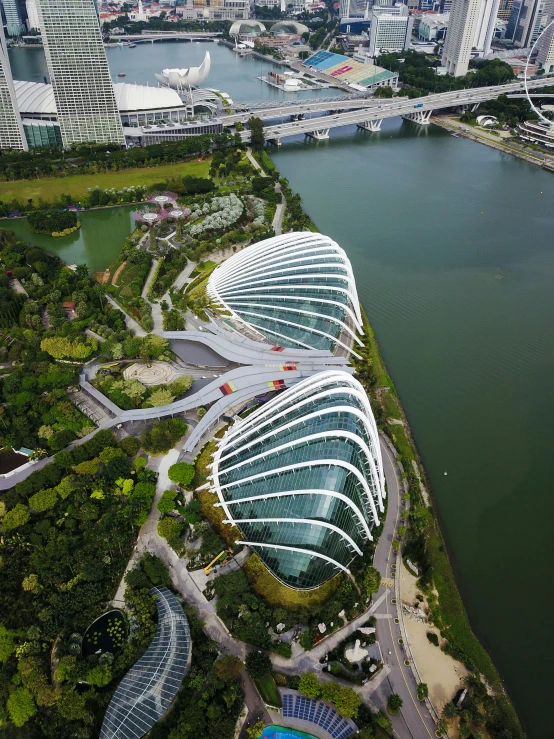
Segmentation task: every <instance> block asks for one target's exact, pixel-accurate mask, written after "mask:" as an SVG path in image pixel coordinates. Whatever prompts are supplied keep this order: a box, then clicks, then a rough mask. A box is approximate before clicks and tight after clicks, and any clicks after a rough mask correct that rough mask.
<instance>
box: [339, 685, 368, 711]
mask: <svg viewBox="0 0 554 739" xmlns="http://www.w3.org/2000/svg"><path fill="white" fill-rule="evenodd" d="M334 703H335V707H336V709H337V711H338V712H339V713H340V714H342V715H343V716H346V717H347V718H353V717H354V716H357V714H358V710H359V708H360V705H361V703H362V701H361V698H360V696H359V695H358V694H357V693H356V691H355V690H353V689H352V688H348V687H343V688H341V689H340V692H339V693H338V695H337V697H336V698H335V701H334Z"/></svg>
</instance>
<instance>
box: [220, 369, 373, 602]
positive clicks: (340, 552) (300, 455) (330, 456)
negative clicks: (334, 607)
mask: <svg viewBox="0 0 554 739" xmlns="http://www.w3.org/2000/svg"><path fill="white" fill-rule="evenodd" d="M209 480H210V482H209V484H210V486H211V488H212V490H213V491H214V492H215V493H216V494H217V496H218V498H219V503H217V504H216V505H218V506H220V507H222V508H223V510H224V512H225V518H226V522H227V523H232V524H235V525H236V526H238V528H239V530H240V531H241V533H242V536H243V540H242V543H243V544H247V545H248V546H251V547H253V549H254V550H255V551H256V553H257V554H258V555H259V556H260V558H261V559H262V560H263V561H264V562H265V564H266V565H267V567H268V568H269V569H270V570H271V572H272V573H273V574H274V575H275V576H276V577H277V578H279V579H280V580H282V581H283V582H284V583H285V584H287V585H290V586H291V587H295V588H299V589H308V588H313V587H316V586H318V585H320V584H321V583H323V582H325V580H328V579H329V578H331V577H333V575H335V574H336V573H337V572H339V571H341V570H342V571H346V572H348V565H349V563H350V562H351V561H352V559H353V558H354V557H355V556H356V555H360V554H362V552H363V548H364V546H365V545H366V543H367V542H368V541H369V540H370V539H371V538H372V536H371V529H372V528H373V526H375V525H378V524H379V514H380V513H382V512H383V510H384V506H383V499H384V497H385V485H384V476H383V466H382V460H381V450H380V446H379V436H378V432H377V426H376V424H375V420H374V418H373V413H372V411H371V407H370V405H369V400H368V398H367V395H366V394H365V392H364V389H363V388H362V386H361V385H360V383H359V382H358V381H357V380H356V379H355V378H353V377H352V376H351V375H350V374H349V373H347V372H344V371H342V370H328V371H325V372H319V373H317V374H315V375H313V376H311V377H308V378H307V379H305V380H302V381H301V382H300V383H298V384H297V385H295V386H294V387H293V388H291V389H290V390H287V391H286V392H284V393H281V394H280V395H278V396H277V397H276V398H274V399H273V400H271V401H270V402H269V403H267V404H265V405H264V406H262V407H260V408H259V409H258V410H256V411H255V412H254V413H252V414H250V415H249V416H248V417H247V418H246V419H245V420H244V421H239V422H237V423H236V424H235V425H234V426H233V427H231V428H230V429H229V430H228V431H227V433H226V434H225V436H224V437H223V438H222V439H221V441H220V442H219V444H218V447H217V450H216V452H215V454H214V462H213V467H212V476H211V477H210V478H209Z"/></svg>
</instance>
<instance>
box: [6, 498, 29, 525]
mask: <svg viewBox="0 0 554 739" xmlns="http://www.w3.org/2000/svg"><path fill="white" fill-rule="evenodd" d="M30 515H31V514H30V512H29V509H28V508H27V506H25V505H23V503H18V504H17V505H16V506H14V507H13V508H12V509H11V511H8V512H7V513H6V515H5V516H4V518H3V519H2V528H3V530H4V531H12V530H13V529H16V528H18V526H23V525H24V524H26V523H27V521H28V520H29V517H30Z"/></svg>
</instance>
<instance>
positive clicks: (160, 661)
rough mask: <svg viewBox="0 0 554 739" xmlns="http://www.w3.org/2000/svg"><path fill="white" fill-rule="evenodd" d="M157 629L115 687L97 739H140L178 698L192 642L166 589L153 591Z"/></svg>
mask: <svg viewBox="0 0 554 739" xmlns="http://www.w3.org/2000/svg"><path fill="white" fill-rule="evenodd" d="M150 592H151V593H152V594H153V595H155V596H156V597H157V601H156V606H157V608H158V627H157V629H156V635H155V637H154V639H153V641H152V643H151V644H150V646H149V647H148V650H147V651H146V653H145V654H144V655H143V656H142V657H141V658H140V659H139V661H138V662H137V663H136V664H135V665H134V666H133V667H132V668H131V669H130V670H129V672H128V673H127V674H126V675H125V677H124V678H123V680H122V681H121V682H120V684H119V685H118V688H117V690H116V691H115V693H114V695H113V697H112V699H111V701H110V703H109V705H108V710H107V711H106V715H105V716H104V721H103V723H102V729H101V731H100V739H139V737H142V736H144V735H145V734H146V733H148V732H149V731H150V729H151V728H152V727H153V726H154V724H155V723H156V721H158V720H159V719H160V718H161V717H162V716H163V714H164V713H165V712H166V711H167V709H168V708H169V707H170V705H171V704H172V702H173V699H174V698H175V696H176V695H177V691H178V690H179V688H180V686H181V682H182V680H183V677H184V676H185V673H186V671H187V668H188V665H189V661H190V651H191V639H190V629H189V623H188V620H187V617H186V616H185V614H184V613H183V609H182V607H181V604H180V603H179V601H178V600H177V598H176V597H175V596H174V595H173V593H171V592H170V591H169V590H167V588H153V589H152V590H151V591H150Z"/></svg>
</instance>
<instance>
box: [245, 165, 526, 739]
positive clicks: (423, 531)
mask: <svg viewBox="0 0 554 739" xmlns="http://www.w3.org/2000/svg"><path fill="white" fill-rule="evenodd" d="M266 159H267V156H266V155H265V153H264V154H263V155H262V156H261V157H258V161H260V163H261V164H262V166H264V165H265V167H266V168H267V164H266V162H265V160H266ZM271 167H275V165H274V163H273V162H271ZM275 169H276V167H275ZM281 182H283V180H281ZM287 186H288V183H287ZM312 222H313V221H312ZM362 314H363V320H364V337H363V340H364V344H365V347H366V349H365V351H364V353H363V359H362V360H361V361H354V362H353V364H354V366H355V368H356V372H357V376H358V378H359V379H360V381H361V382H362V384H363V385H364V387H365V389H366V391H367V393H368V395H369V397H370V399H371V403H372V407H373V409H374V413H375V415H376V418H377V421H378V425H379V426H380V428H381V429H382V430H383V432H384V433H386V434H387V436H388V437H389V438H390V439H391V441H392V443H393V444H394V446H395V448H396V450H397V452H398V455H399V460H400V462H401V463H402V466H403V468H404V470H405V472H406V478H407V482H408V484H409V495H410V509H411V512H410V518H409V519H408V532H407V534H406V535H405V539H404V541H403V542H399V546H400V547H401V548H402V549H403V550H406V549H408V547H409V546H410V545H411V546H412V548H414V549H419V552H420V557H421V559H422V560H423V561H421V562H417V563H418V564H419V565H420V566H421V569H422V570H423V569H424V568H426V569H427V578H426V580H427V581H426V582H425V578H424V577H422V578H421V580H420V582H419V586H420V588H421V590H422V591H423V592H424V593H425V595H426V597H427V600H428V602H429V605H430V613H429V619H430V621H432V622H433V624H434V625H435V626H436V627H437V628H438V629H439V631H440V633H441V634H442V636H443V638H444V639H446V640H447V642H448V646H447V648H446V649H444V651H445V652H446V653H447V654H450V656H452V657H454V658H455V659H457V660H459V661H460V662H462V663H464V664H465V666H466V668H467V669H468V671H469V672H476V673H477V674H478V675H481V677H482V679H483V680H484V682H485V684H486V686H487V687H488V689H489V691H490V692H492V693H493V694H494V697H495V701H494V709H493V710H490V711H489V712H488V715H487V719H488V720H490V721H491V722H494V724H495V725H496V726H497V727H500V726H501V727H502V728H505V729H508V730H509V731H510V732H511V734H512V735H513V737H514V738H515V737H523V736H524V733H523V729H522V727H521V723H520V721H519V717H518V715H517V712H516V710H515V707H514V705H513V704H512V702H511V700H510V698H509V697H508V694H507V691H506V689H505V687H504V684H503V682H502V679H501V677H500V675H499V673H498V671H497V669H496V667H495V665H494V663H493V662H492V659H491V657H490V655H489V654H488V652H487V651H486V649H485V648H484V646H483V645H482V644H481V642H480V641H479V639H478V638H477V637H476V635H475V634H474V632H473V630H472V628H471V624H470V622H469V617H468V614H467V611H466V609H465V606H464V603H463V601H462V598H461V595H460V592H459V590H458V586H457V583H456V580H455V577H454V571H453V568H452V565H451V562H450V557H449V554H448V550H447V546H446V543H445V541H444V538H443V536H442V532H441V530H440V527H439V522H438V519H437V516H436V513H435V511H434V506H433V503H432V502H431V504H430V505H429V501H430V498H429V495H430V492H429V491H430V485H429V482H428V479H427V476H426V473H425V469H424V467H423V464H422V461H421V458H420V455H419V453H418V450H417V447H416V444H415V441H414V439H413V437H412V434H411V431H410V426H409V423H408V418H407V416H406V413H405V411H404V408H403V406H402V403H401V401H400V398H399V396H398V393H397V391H396V388H395V386H394V383H393V381H392V379H391V377H390V375H389V373H388V370H387V367H386V365H385V361H384V359H383V356H382V354H381V351H380V349H379V345H378V343H377V340H376V338H375V335H374V332H373V329H372V327H371V325H370V323H369V320H368V317H367V315H366V314H365V311H363V308H362ZM431 501H432V495H431ZM412 558H413V559H414V560H416V559H417V558H416V556H415V555H412ZM435 591H436V592H435ZM452 697H453V696H450V698H449V699H451V698H452Z"/></svg>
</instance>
